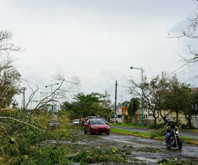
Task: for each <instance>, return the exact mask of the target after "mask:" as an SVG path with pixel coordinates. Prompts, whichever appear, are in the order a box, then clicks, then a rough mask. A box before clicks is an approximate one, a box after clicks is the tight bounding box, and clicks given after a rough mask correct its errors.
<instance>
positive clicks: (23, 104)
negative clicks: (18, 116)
mask: <svg viewBox="0 0 198 165" xmlns="http://www.w3.org/2000/svg"><path fill="white" fill-rule="evenodd" d="M26 89H27V88H26V87H23V88H22V89H21V90H22V94H23V99H22V107H23V109H24V108H25V90H26Z"/></svg>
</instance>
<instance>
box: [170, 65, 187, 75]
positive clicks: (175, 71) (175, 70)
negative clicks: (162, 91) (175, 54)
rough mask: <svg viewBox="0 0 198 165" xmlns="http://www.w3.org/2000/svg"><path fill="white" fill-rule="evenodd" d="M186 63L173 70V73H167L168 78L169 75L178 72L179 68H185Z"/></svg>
mask: <svg viewBox="0 0 198 165" xmlns="http://www.w3.org/2000/svg"><path fill="white" fill-rule="evenodd" d="M187 64H188V63H185V64H184V65H182V66H180V67H179V68H178V69H176V70H174V71H173V72H171V73H169V74H168V76H170V75H171V74H173V73H175V72H177V71H178V70H180V69H181V68H183V67H184V66H186V65H187Z"/></svg>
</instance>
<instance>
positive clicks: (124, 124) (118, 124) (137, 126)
mask: <svg viewBox="0 0 198 165" xmlns="http://www.w3.org/2000/svg"><path fill="white" fill-rule="evenodd" d="M111 125H112V126H120V127H135V128H148V126H141V125H134V124H126V123H111Z"/></svg>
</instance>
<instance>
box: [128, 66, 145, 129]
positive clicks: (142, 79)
mask: <svg viewBox="0 0 198 165" xmlns="http://www.w3.org/2000/svg"><path fill="white" fill-rule="evenodd" d="M130 69H137V70H140V71H141V81H142V83H143V82H144V76H143V73H144V70H143V68H142V67H141V68H136V67H133V66H131V67H130ZM141 126H144V95H143V91H142V95H141Z"/></svg>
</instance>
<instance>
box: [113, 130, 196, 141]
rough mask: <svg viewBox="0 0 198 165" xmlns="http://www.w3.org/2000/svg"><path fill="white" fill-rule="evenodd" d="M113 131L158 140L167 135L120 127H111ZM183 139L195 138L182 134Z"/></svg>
mask: <svg viewBox="0 0 198 165" xmlns="http://www.w3.org/2000/svg"><path fill="white" fill-rule="evenodd" d="M111 132H112V133H118V134H123V135H131V136H138V137H143V138H153V139H158V140H164V137H165V136H159V135H156V134H153V133H152V132H138V131H130V130H124V129H120V128H111ZM181 139H182V140H183V141H189V140H195V139H193V138H190V137H186V136H181Z"/></svg>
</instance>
